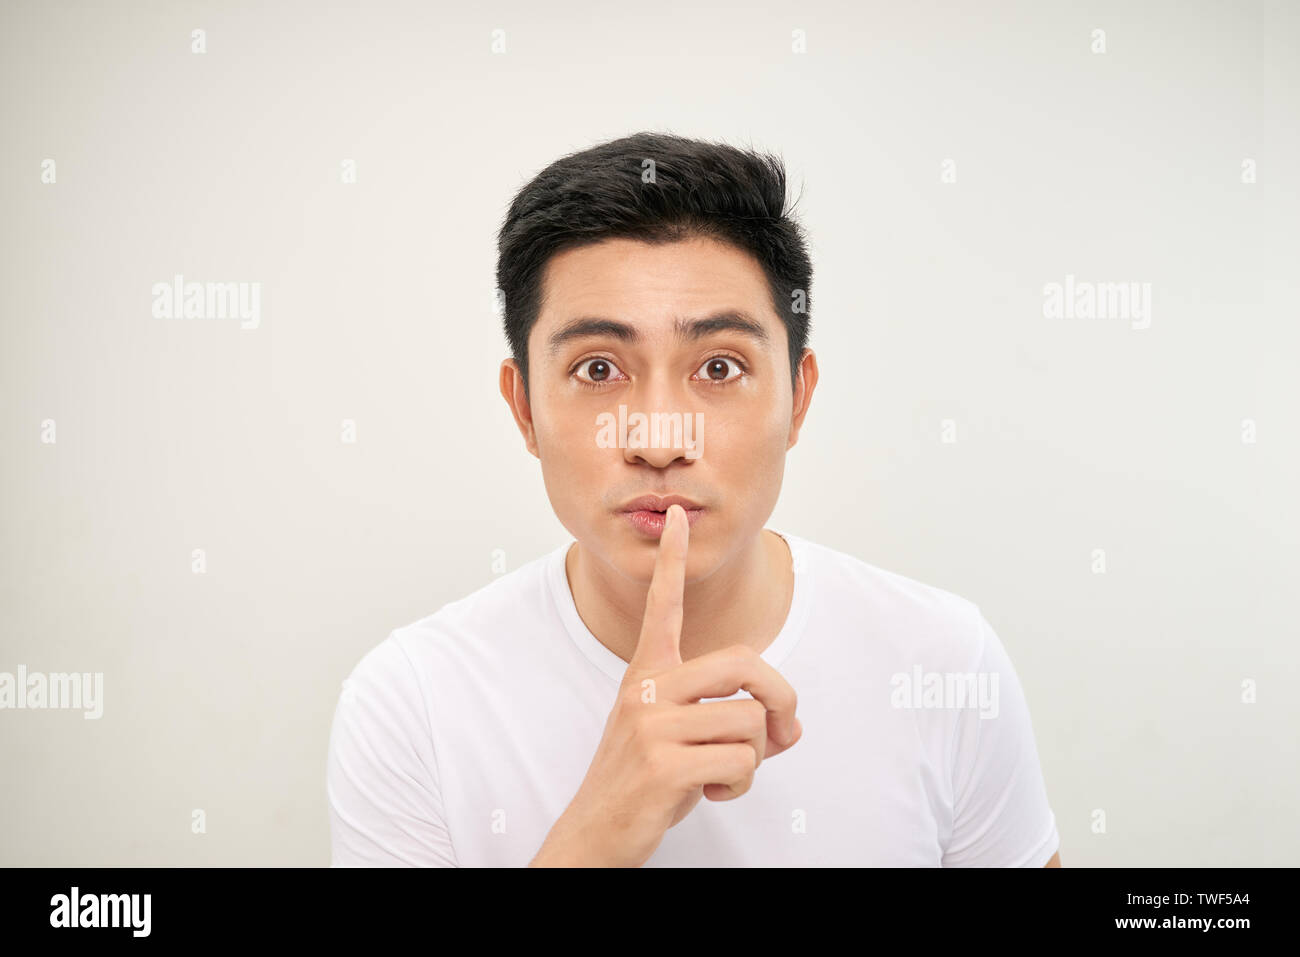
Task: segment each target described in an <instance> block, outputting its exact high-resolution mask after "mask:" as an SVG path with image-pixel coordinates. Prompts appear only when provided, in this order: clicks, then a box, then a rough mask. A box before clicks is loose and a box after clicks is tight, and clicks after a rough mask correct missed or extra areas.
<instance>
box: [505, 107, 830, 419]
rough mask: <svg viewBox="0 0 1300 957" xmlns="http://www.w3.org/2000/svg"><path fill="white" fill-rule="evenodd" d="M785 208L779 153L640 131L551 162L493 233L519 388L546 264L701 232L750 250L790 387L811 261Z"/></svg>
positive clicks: (801, 342)
mask: <svg viewBox="0 0 1300 957" xmlns="http://www.w3.org/2000/svg"><path fill="white" fill-rule="evenodd" d="M647 161H651V162H653V166H651V163H650V162H647ZM649 170H653V177H651V176H649V175H648V173H647V171H649ZM792 211H793V210H792V206H787V200H786V175H785V166H784V164H783V162H782V160H781V159H780V158H779V157H777V156H773V155H771V154H766V153H760V152H756V151H754V150H752V149H743V150H742V149H739V148H737V147H734V146H730V145H727V144H724V143H712V142H706V141H703V140H695V139H687V138H685V137H682V136H676V135H673V134H670V133H653V132H642V133H636V134H633V135H631V136H625V137H623V138H621V139H616V140H611V141H608V142H605V143H601V144H599V145H596V146H593V147H591V148H589V149H585V150H582V151H580V152H576V153H571V154H569V155H568V156H565V157H563V158H561V159H558V160H556V161H555V162H553V163H551V165H549V166H547V167H546V168H545V169H544V170H542V171H541V172H540V173H538V174H537V175H536V176H535V177H534V178H533V179H532V180H531V181H530V182H529V183H528V184H527V185H526V186H524V187H523V189H521V190H520V191H519V192H518V193H517V194H516V195H515V198H514V200H513V201H512V202H511V204H510V210H509V212H508V213H507V214H506V217H505V221H504V222H503V223H502V225H501V230H500V233H499V234H498V238H497V254H498V255H497V289H498V296H499V297H500V299H501V300H503V301H502V302H501V305H502V306H503V308H504V323H505V333H506V339H507V340H508V342H509V345H510V350H511V353H512V354H513V356H514V359H515V361H516V362H517V363H518V364H519V368H520V371H521V373H522V374H523V380H524V391H525V394H527V391H528V334H529V333H530V332H531V331H532V328H533V326H534V325H535V324H536V323H537V317H538V314H539V313H540V311H541V299H542V289H541V285H542V277H543V274H544V272H545V268H546V264H547V262H549V261H550V259H551V257H552V256H554V255H556V254H557V253H559V252H561V251H563V250H566V249H571V248H574V247H578V246H585V245H590V244H593V243H597V242H600V241H602V240H605V239H612V238H628V239H637V240H641V241H643V242H648V243H656V244H657V243H666V242H675V241H679V240H683V239H690V238H695V237H707V238H711V239H715V240H718V241H722V242H726V243H729V244H731V245H732V246H734V247H736V248H738V249H740V250H742V251H744V252H747V253H749V254H751V255H752V256H753V257H754V258H755V259H756V260H757V261H758V264H759V266H761V267H762V269H763V272H764V274H765V275H766V277H767V282H768V287H769V291H770V293H771V297H772V304H773V307H774V309H775V311H776V314H777V316H779V317H780V318H781V320H782V322H783V323H784V324H785V330H786V340H787V343H788V346H789V354H790V379H791V383H792V385H793V384H794V383H795V382H797V381H798V376H797V373H796V370H797V368H798V364H799V359H800V357H801V356H802V355H803V350H804V347H805V345H806V343H807V341H808V328H809V315H810V313H809V309H810V307H811V299H810V293H811V289H810V287H811V285H812V263H811V261H810V260H809V258H808V251H807V246H806V242H805V239H804V234H803V230H802V228H801V227H800V225H799V223H798V222H796V221H795V220H794V218H793V217H792Z"/></svg>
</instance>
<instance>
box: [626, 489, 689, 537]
mask: <svg viewBox="0 0 1300 957" xmlns="http://www.w3.org/2000/svg"><path fill="white" fill-rule="evenodd" d="M670 505H680V506H681V507H682V508H683V509H685V510H686V521H687V523H688V525H689V527H690V528H694V527H695V525H696V523H697V522H698V521H699V520H700V519H701V518H703V517H704V511H705V509H704V506H703V505H698V504H696V503H695V502H692V501H691V500H690V499H688V498H685V497H683V496H681V495H666V496H660V495H643V496H642V497H641V498H637V499H633V500H632V501H630V502H628V503H627V504H625V505H624V506H623V507H622V508H621V509H620V510H619V513H620V514H621V515H623V516H624V517H625V518H626V519H627V520H628V522H629V523H631V525H632V527H633V529H635V530H636V531H638V532H640V533H641V534H642V535H645V536H647V537H649V538H658V537H659V536H661V535H662V534H663V533H664V525H666V524H667V522H668V507H669V506H670Z"/></svg>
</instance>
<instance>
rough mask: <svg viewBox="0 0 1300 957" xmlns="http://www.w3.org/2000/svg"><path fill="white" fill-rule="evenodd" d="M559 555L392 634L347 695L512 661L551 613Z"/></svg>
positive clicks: (359, 669) (365, 660)
mask: <svg viewBox="0 0 1300 957" xmlns="http://www.w3.org/2000/svg"><path fill="white" fill-rule="evenodd" d="M559 551H560V550H559V549H556V550H552V551H550V552H548V553H546V554H544V555H542V556H540V557H538V558H535V559H532V560H531V561H529V562H527V563H525V564H524V565H521V566H520V567H519V568H517V569H514V570H513V571H511V572H507V573H505V574H502V575H500V576H499V577H497V578H494V579H492V580H491V581H490V582H488V583H487V584H485V585H483V586H482V587H481V588H478V589H476V590H475V591H473V592H471V593H470V594H468V595H466V596H464V597H463V598H458V599H456V600H455V601H450V602H447V603H446V604H444V605H442V606H441V607H440V608H438V610H437V611H434V612H432V613H431V614H428V615H425V616H424V617H423V618H419V619H417V620H415V621H411V622H408V623H407V624H404V625H401V626H398V627H396V628H394V629H393V630H392V631H391V632H389V634H388V636H387V637H386V638H385V639H384V640H383V641H381V642H379V644H377V645H375V646H373V647H371V648H370V649H369V650H368V651H367V652H366V653H365V654H364V655H363V656H362V658H361V660H360V661H359V662H357V664H356V666H355V667H354V668H353V670H352V673H351V674H350V676H349V677H348V680H347V681H345V682H344V687H345V689H346V688H347V687H349V686H354V687H357V686H373V687H389V688H393V687H398V686H413V685H415V684H417V683H423V682H424V681H426V680H428V679H429V678H430V677H431V676H433V675H435V674H439V673H445V672H447V671H449V670H454V669H455V667H456V665H457V664H458V663H459V664H460V665H462V666H463V665H464V664H465V663H466V662H467V661H468V660H469V659H471V658H473V659H478V660H485V659H487V660H491V659H501V660H508V659H509V657H510V655H511V654H512V643H518V642H521V641H524V640H525V636H526V635H527V634H528V633H529V629H530V628H532V629H535V628H536V626H537V622H538V621H539V619H540V617H541V616H543V615H544V614H546V612H547V610H548V609H549V607H550V603H551V596H550V594H549V587H550V585H549V582H548V576H549V574H550V570H551V568H550V566H551V563H552V562H553V561H554V560H555V559H556V557H557V553H558V552H559ZM433 665H441V667H431V666H433Z"/></svg>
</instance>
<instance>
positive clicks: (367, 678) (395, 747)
mask: <svg viewBox="0 0 1300 957" xmlns="http://www.w3.org/2000/svg"><path fill="white" fill-rule="evenodd" d="M325 790H326V794H327V797H328V800H329V819H330V844H331V865H332V866H334V867H455V866H457V865H456V855H455V851H454V850H453V848H452V845H451V838H450V835H449V834H448V832H447V826H446V823H445V814H444V810H443V804H442V795H441V793H440V792H439V786H438V765H437V760H436V757H435V755H434V751H433V738H432V733H431V728H430V726H429V722H428V712H427V708H426V707H425V704H424V699H423V698H422V697H421V693H420V687H419V684H418V682H417V681H416V675H415V670H414V667H413V665H412V664H411V661H410V659H409V658H408V657H407V655H406V652H405V650H403V648H402V646H401V644H400V643H399V642H398V640H397V639H396V637H394V636H392V635H390V636H389V637H388V639H387V640H386V641H384V642H382V643H381V644H379V645H378V646H376V647H375V648H374V649H372V650H371V651H370V653H369V654H367V655H366V656H365V657H364V658H362V660H361V662H360V663H359V664H358V665H357V666H356V668H355V669H354V670H353V672H352V674H351V676H349V678H348V679H347V680H346V681H344V682H343V691H342V693H341V694H340V695H339V701H338V705H337V706H336V708H335V711H334V722H333V725H332V727H331V729H330V741H329V756H328V759H327V762H326V773H325Z"/></svg>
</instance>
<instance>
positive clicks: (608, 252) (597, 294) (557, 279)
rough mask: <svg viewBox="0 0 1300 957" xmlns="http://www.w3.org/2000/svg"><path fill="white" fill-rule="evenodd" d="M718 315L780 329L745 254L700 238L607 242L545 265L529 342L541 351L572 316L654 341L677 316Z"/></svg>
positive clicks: (763, 280)
mask: <svg viewBox="0 0 1300 957" xmlns="http://www.w3.org/2000/svg"><path fill="white" fill-rule="evenodd" d="M724 311H737V312H743V313H746V314H748V315H749V316H752V317H753V318H754V319H755V320H757V321H758V322H760V323H761V324H763V325H764V326H765V327H766V328H767V330H768V333H769V335H770V336H773V337H775V336H776V335H777V334H778V330H780V331H782V332H783V331H784V327H783V326H782V325H781V321H780V319H778V318H777V316H776V314H775V313H774V312H773V308H772V299H771V291H770V289H769V287H768V283H767V277H766V275H765V274H764V273H763V269H762V267H761V266H759V264H758V261H757V260H756V259H754V257H753V256H751V255H750V254H749V253H747V252H744V251H743V250H741V249H738V248H736V247H735V246H732V245H730V244H727V243H723V242H719V241H717V240H713V239H707V238H703V237H693V238H691V239H684V240H681V241H679V242H670V243H659V244H651V243H645V242H641V241H639V240H635V239H621V238H620V239H606V240H602V241H601V242H599V243H593V244H591V245H587V246H580V247H576V248H573V249H566V250H564V251H563V252H560V253H557V254H556V255H555V256H553V257H552V258H551V260H550V261H549V262H548V263H547V265H546V269H545V270H544V272H543V277H542V305H541V310H540V312H539V313H538V317H537V322H536V324H535V325H534V327H533V330H532V333H531V334H530V336H529V339H530V343H535V346H534V347H535V348H538V349H540V350H541V351H543V352H545V344H546V342H547V341H548V339H549V338H550V336H551V335H552V334H553V333H555V332H556V331H557V330H558V329H559V328H560V327H561V326H563V325H565V324H567V323H570V322H572V321H573V320H575V319H579V318H602V319H613V320H616V321H619V322H624V323H629V324H632V325H635V326H637V327H638V329H640V330H641V331H642V332H643V333H644V334H645V336H646V337H647V338H655V337H658V336H667V335H669V334H671V333H672V331H673V327H674V323H675V322H676V321H677V320H679V319H681V318H683V317H693V316H707V315H712V314H716V313H719V312H724ZM774 341H778V340H775V339H774Z"/></svg>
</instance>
